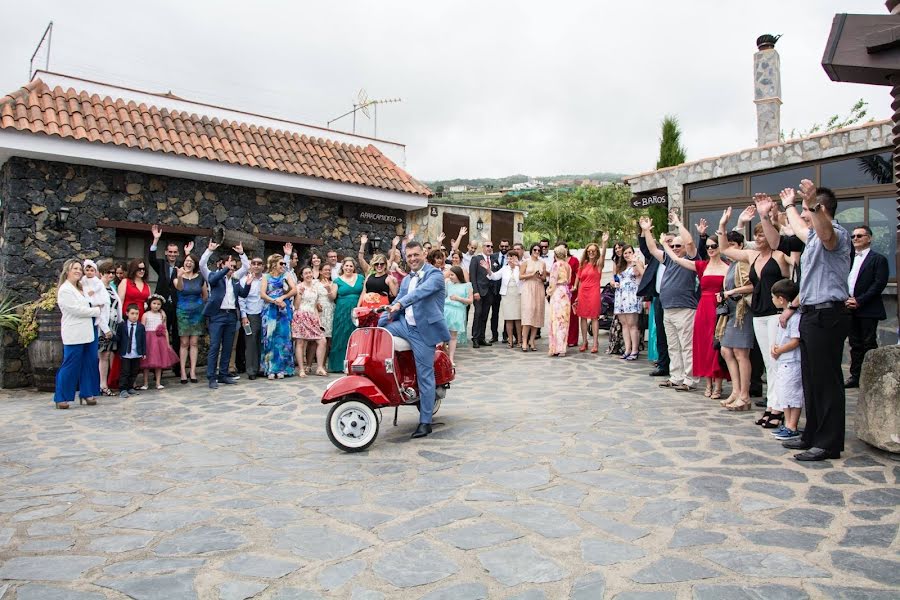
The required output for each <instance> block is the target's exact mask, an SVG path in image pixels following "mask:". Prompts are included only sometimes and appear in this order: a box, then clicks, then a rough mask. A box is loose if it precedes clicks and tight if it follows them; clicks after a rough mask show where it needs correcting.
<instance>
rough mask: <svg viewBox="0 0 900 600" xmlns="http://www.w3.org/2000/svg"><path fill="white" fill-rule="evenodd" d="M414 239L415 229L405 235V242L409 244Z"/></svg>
mask: <svg viewBox="0 0 900 600" xmlns="http://www.w3.org/2000/svg"><path fill="white" fill-rule="evenodd" d="M414 237H416V228H415V227H413V228H412V229H410V230H409V233H407V234H406V241H407V242H411V241H413V238H414Z"/></svg>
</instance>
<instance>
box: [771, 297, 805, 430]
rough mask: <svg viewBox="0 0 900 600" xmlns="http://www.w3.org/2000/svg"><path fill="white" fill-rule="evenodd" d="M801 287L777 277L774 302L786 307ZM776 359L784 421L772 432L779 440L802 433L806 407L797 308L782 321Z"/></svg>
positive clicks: (782, 307)
mask: <svg viewBox="0 0 900 600" xmlns="http://www.w3.org/2000/svg"><path fill="white" fill-rule="evenodd" d="M798 293H800V289H799V288H798V287H797V284H796V283H794V282H793V281H791V280H790V279H782V280H780V281H776V282H775V283H774V284H773V285H772V302H773V303H774V304H775V307H776V308H778V309H784V307H786V306H787V305H788V304H790V302H791V301H792V300H793V299H794V298H796V297H797V294H798ZM770 352H771V354H772V358H774V359H775V361H776V369H777V370H778V378H777V379H776V384H775V385H776V386H777V390H776V392H775V396H776V398H778V400H777V403H778V405H779V406H778V407H777V408H778V409H780V410H783V411H784V417H785V419H784V422H783V423H782V425H781V427H779V428H778V429H776V430H775V431H773V432H772V435H774V436H775V438H776V439H779V440H789V439H793V438H797V437H800V432H799V430H798V424H799V422H800V412H801V411H802V410H803V376H802V374H801V372H800V313H799V312H796V311H795V312H793V313H792V314H791V316H790V318H789V319H788V320H787V322H786V323H785V324H784V327H782V326H781V323H780V322H779V323H778V328H777V331H776V334H775V344H774V345H773V346H772V348H771V350H770Z"/></svg>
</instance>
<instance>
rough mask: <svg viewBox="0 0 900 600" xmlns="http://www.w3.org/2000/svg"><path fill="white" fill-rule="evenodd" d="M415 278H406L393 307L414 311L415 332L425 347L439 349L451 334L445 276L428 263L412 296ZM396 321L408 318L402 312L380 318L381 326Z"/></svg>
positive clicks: (420, 272)
mask: <svg viewBox="0 0 900 600" xmlns="http://www.w3.org/2000/svg"><path fill="white" fill-rule="evenodd" d="M412 277H413V276H412V275H411V274H410V275H408V276H406V277H404V278H403V282H402V283H401V284H400V292H399V293H398V294H397V298H396V299H395V300H394V302H393V303H394V304H399V305H400V306H401V307H403V308H404V309H405V308H406V307H408V306H412V307H413V311H414V313H415V315H416V329H417V330H418V331H419V334H420V335H421V336H422V339H423V340H424V341H425V343H426V344H428V345H430V346H437V345H438V344H440V343H442V342H446V341H448V340H449V339H450V330H449V329H447V322H446V321H445V320H444V299H445V298H446V296H447V288H446V285H445V284H444V274H443V273H441V272H440V271H439V270H438V269H436V268H434V267H433V266H431V265H429V264H428V263H426V264H425V265H424V266H423V267H422V268H421V269H419V274H418V277H419V281H418V282H417V283H416V289H414V290H413V291H412V292H410V291H409V282H410V280H411V279H412ZM397 318H401V319H403V318H406V317H405V316H404V311H403V310H400V311H398V312H396V313H395V314H393V315H391V314H389V313H385V314H383V315H381V318H380V319H379V322H378V324H379V325H384V324H385V323H387V322H388V320H393V319H397Z"/></svg>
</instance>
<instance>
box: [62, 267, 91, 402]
mask: <svg viewBox="0 0 900 600" xmlns="http://www.w3.org/2000/svg"><path fill="white" fill-rule="evenodd" d="M83 275H84V269H82V267H81V263H80V262H79V261H78V260H76V259H74V258H71V259H69V260H67V261H66V262H65V263H64V264H63V268H62V273H60V274H59V290H58V291H57V292H56V304H57V306H59V310H60V312H62V320H61V322H60V329H61V333H62V343H63V362H62V365H60V367H59V371H57V372H56V393H55V394H54V396H53V401H54V402H55V403H56V408H69V402H74V400H75V388H76V387H77V388H78V399H79V402H80V403H82V404H87V405H89V406H93V405H95V404H97V400H96V399H95V398H96V397H97V396H99V395H100V365H99V359H98V357H97V328H96V327H95V326H94V319H95V318H96V317H99V316H100V306H94V305H92V303H91V300H90V299H89V298H88V297H87V296H86V295H85V294H84V291H83V290H82V287H81V278H82V276H83Z"/></svg>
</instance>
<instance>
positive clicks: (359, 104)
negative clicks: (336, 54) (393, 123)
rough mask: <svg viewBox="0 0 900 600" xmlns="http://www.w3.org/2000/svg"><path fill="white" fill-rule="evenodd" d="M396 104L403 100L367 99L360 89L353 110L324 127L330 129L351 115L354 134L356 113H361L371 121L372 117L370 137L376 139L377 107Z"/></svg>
mask: <svg viewBox="0 0 900 600" xmlns="http://www.w3.org/2000/svg"><path fill="white" fill-rule="evenodd" d="M396 102H403V100H402V99H400V98H386V99H383V100H371V99H369V96H368V94H367V93H366V90H365V89H364V88H363V89H360V90H359V92H358V93H357V94H356V101H355V102H354V103H353V110H350V111H347V112H345V113H344V114H342V115H340V116H339V117H335V118H333V119H332V120H330V121H328V124H327V125H326V127H328V128H329V129H330V128H331V124H332V123H334V122H335V121H339V120H341V119H343V118H344V117H346V116H349V115H353V133H354V134H355V133H356V113H357V112H362V114H363V115H365V117H366V118H367V119H371V118H373V117H374V126H375V132H374V133H373V134H372V137H376V138H377V137H378V105H379V104H394V103H396ZM370 106H371V107H374V108H373V109H372V111H371V112H370V111H369V107H370Z"/></svg>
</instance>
